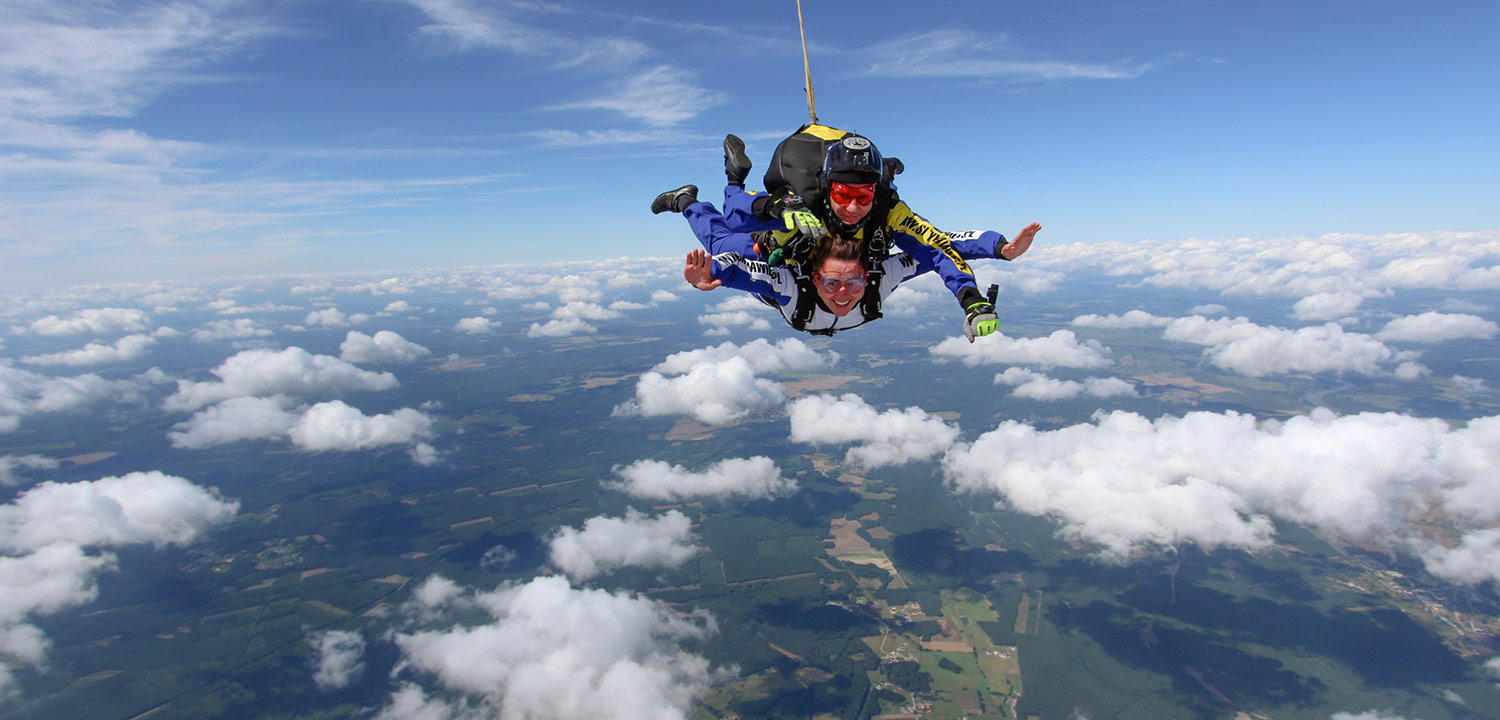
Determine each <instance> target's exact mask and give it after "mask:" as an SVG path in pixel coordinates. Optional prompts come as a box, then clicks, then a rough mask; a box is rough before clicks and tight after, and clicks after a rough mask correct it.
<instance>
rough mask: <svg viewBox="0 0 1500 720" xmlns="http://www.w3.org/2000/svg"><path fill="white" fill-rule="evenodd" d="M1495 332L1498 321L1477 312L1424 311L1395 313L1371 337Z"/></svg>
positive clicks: (1422, 339) (1483, 336)
mask: <svg viewBox="0 0 1500 720" xmlns="http://www.w3.org/2000/svg"><path fill="white" fill-rule="evenodd" d="M1496 333H1500V325H1496V324H1495V323H1493V322H1491V321H1489V320H1485V319H1484V318H1482V317H1479V316H1478V315H1469V314H1467V313H1440V312H1425V313H1422V314H1420V315H1404V316H1402V317H1398V318H1396V319H1394V320H1392V321H1390V322H1389V323H1386V326H1385V327H1384V328H1381V330H1380V331H1379V332H1377V333H1375V337H1376V338H1378V339H1380V340H1392V341H1395V342H1417V343H1435V342H1443V341H1445V340H1462V339H1469V338H1472V339H1478V340H1488V339H1490V338H1492V337H1495V335H1496Z"/></svg>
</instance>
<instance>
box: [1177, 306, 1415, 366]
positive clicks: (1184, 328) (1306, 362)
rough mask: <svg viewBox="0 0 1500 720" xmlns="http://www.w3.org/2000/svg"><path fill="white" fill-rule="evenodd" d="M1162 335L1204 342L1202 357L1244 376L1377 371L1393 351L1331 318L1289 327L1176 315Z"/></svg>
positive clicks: (1394, 355) (1194, 342)
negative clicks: (1346, 328) (1309, 325)
mask: <svg viewBox="0 0 1500 720" xmlns="http://www.w3.org/2000/svg"><path fill="white" fill-rule="evenodd" d="M1162 337H1164V338H1166V339H1167V340H1173V341H1176V342H1185V343H1192V344H1195V345H1206V346H1208V348H1207V349H1206V350H1204V351H1203V357H1204V359H1206V360H1208V361H1209V362H1210V363H1212V364H1214V365H1217V366H1218V367H1221V368H1224V369H1225V370H1229V371H1231V372H1237V373H1240V374H1241V375H1247V376H1250V377H1261V376H1264V375H1276V374H1286V373H1318V372H1354V373H1359V374H1361V375H1379V374H1381V373H1382V372H1383V370H1382V367H1381V365H1382V363H1385V362H1388V361H1391V360H1393V359H1395V358H1396V351H1394V350H1392V349H1390V348H1389V347H1386V345H1385V344H1384V343H1382V342H1380V341H1379V340H1377V339H1375V338H1373V337H1371V336H1369V335H1365V334H1362V333H1351V332H1345V331H1344V328H1343V327H1341V326H1340V325H1338V324H1337V323H1326V324H1324V325H1314V326H1311V327H1304V328H1298V329H1296V330H1290V329H1287V328H1280V327H1266V326H1262V325H1257V324H1256V323H1253V322H1251V321H1250V320H1248V319H1247V318H1243V317H1239V318H1232V319H1231V318H1217V319H1213V320H1210V319H1208V318H1205V317H1202V316H1199V315H1194V316H1190V317H1185V318H1178V319H1176V320H1173V321H1172V324H1170V325H1168V326H1167V329H1166V330H1165V331H1164V332H1163V333H1162Z"/></svg>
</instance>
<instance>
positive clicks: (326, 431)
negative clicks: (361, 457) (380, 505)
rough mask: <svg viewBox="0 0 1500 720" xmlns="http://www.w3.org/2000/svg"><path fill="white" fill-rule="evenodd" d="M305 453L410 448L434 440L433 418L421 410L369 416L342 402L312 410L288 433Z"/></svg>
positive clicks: (319, 404)
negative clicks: (409, 445)
mask: <svg viewBox="0 0 1500 720" xmlns="http://www.w3.org/2000/svg"><path fill="white" fill-rule="evenodd" d="M287 435H288V436H289V437H290V438H291V439H292V443H293V444H295V445H296V446H297V447H299V448H301V449H303V450H310V451H313V452H318V451H323V450H366V449H369V448H374V447H382V446H385V445H406V444H410V443H413V442H415V441H416V440H419V439H422V438H427V437H431V436H432V418H431V417H430V416H428V415H427V414H426V413H423V412H421V411H420V410H414V409H412V408H400V409H398V410H393V411H391V412H389V413H386V414H383V415H365V414H364V413H363V412H360V410H359V409H358V408H354V407H350V406H349V405H346V404H344V403H343V402H340V401H338V400H331V401H329V402H322V403H318V404H317V405H314V406H312V407H311V408H308V410H307V412H305V413H303V414H302V417H300V418H297V422H296V423H294V424H293V425H292V427H291V429H289V430H288V431H287Z"/></svg>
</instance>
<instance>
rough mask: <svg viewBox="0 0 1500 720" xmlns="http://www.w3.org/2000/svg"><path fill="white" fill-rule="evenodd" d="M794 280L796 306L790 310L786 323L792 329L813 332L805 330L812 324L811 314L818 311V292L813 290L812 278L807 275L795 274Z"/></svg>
mask: <svg viewBox="0 0 1500 720" xmlns="http://www.w3.org/2000/svg"><path fill="white" fill-rule="evenodd" d="M796 279H797V306H796V307H795V308H793V309H792V317H791V318H790V319H788V320H787V323H788V324H790V325H791V326H792V328H793V329H796V330H802V331H805V332H814V331H812V330H808V329H807V324H808V323H810V322H812V319H813V314H815V313H816V312H817V311H818V291H817V290H816V289H815V288H813V284H812V278H811V277H810V276H808V275H807V273H802V272H799V273H797V275H796Z"/></svg>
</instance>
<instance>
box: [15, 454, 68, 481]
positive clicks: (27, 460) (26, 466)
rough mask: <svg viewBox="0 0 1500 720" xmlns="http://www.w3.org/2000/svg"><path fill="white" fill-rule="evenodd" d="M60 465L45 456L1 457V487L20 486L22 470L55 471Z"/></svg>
mask: <svg viewBox="0 0 1500 720" xmlns="http://www.w3.org/2000/svg"><path fill="white" fill-rule="evenodd" d="M60 465H62V463H60V462H58V461H57V460H56V459H54V458H49V457H46V456H43V455H0V485H19V484H20V483H21V474H20V472H18V471H20V470H55V469H57V468H58V467H59V466H60Z"/></svg>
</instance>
